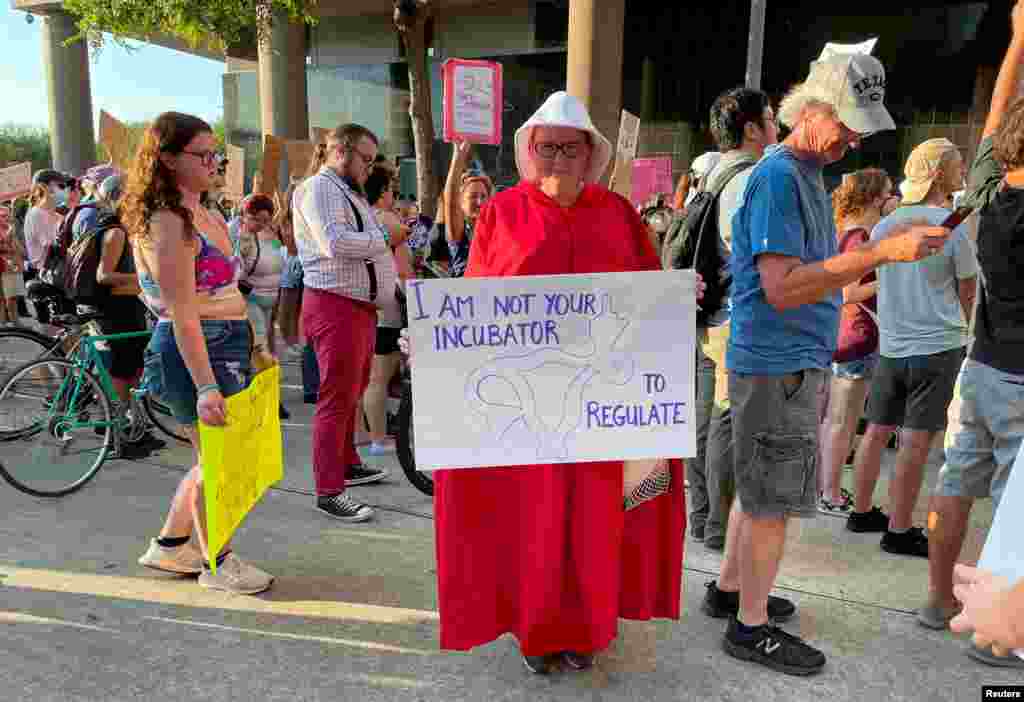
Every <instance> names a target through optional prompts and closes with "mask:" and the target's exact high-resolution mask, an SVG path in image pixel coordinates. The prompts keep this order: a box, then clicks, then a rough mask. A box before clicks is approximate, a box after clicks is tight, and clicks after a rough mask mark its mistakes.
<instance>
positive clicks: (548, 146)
mask: <svg viewBox="0 0 1024 702" xmlns="http://www.w3.org/2000/svg"><path fill="white" fill-rule="evenodd" d="M583 147H584V144H583V142H580V141H568V142H566V143H564V144H556V143H555V142H553V141H538V142H537V143H536V144H534V145H533V150H534V151H535V152H536V154H537V155H538V156H540V157H541V158H542V159H544V160H545V161H554V160H555V158H556V157H557V156H558V154H559V153H561V154H563V155H564V156H565V157H566V158H567V159H569V160H572V159H574V158H578V157H579V155H580V154H581V153H582V151H583Z"/></svg>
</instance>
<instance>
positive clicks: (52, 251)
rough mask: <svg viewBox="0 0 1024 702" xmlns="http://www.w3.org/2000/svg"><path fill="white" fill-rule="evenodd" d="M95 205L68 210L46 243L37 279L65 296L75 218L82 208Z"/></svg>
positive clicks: (85, 205) (89, 204)
mask: <svg viewBox="0 0 1024 702" xmlns="http://www.w3.org/2000/svg"><path fill="white" fill-rule="evenodd" d="M95 207H96V204H95V203H91V202H90V203H86V204H84V205H79V206H78V207H76V208H75V209H73V210H71V211H70V212H68V213H67V214H66V215H65V216H64V219H62V220H61V223H60V226H59V227H58V228H57V235H56V236H55V237H54V238H53V241H51V242H50V243H49V244H47V245H46V254H45V255H44V256H43V265H42V267H41V268H40V269H39V279H40V280H42V281H43V282H44V283H46V284H47V285H49V286H50V287H52V288H55V289H57V290H59V291H60V292H61V293H63V294H64V295H65V296H66V295H67V294H68V291H67V281H66V278H67V261H68V248H70V246H71V240H72V238H73V231H74V224H75V219H76V218H77V217H78V213H79V212H81V211H82V210H85V209H88V208H95Z"/></svg>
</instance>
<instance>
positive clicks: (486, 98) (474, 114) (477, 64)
mask: <svg viewBox="0 0 1024 702" xmlns="http://www.w3.org/2000/svg"><path fill="white" fill-rule="evenodd" d="M441 75H442V81H443V85H444V109H443V113H444V140H445V141H447V142H449V143H451V142H456V141H467V142H471V143H474V144H500V143H501V115H502V107H503V106H504V105H505V98H504V95H503V88H502V73H501V64H500V63H494V62H492V61H468V60H465V59H448V60H447V61H445V62H444V64H442V66H441Z"/></svg>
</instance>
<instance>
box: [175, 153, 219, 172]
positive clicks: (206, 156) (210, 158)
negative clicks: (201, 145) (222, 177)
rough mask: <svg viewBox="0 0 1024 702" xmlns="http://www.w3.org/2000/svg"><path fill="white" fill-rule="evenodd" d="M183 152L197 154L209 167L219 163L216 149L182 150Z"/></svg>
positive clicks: (190, 154) (200, 160) (191, 154)
mask: <svg viewBox="0 0 1024 702" xmlns="http://www.w3.org/2000/svg"><path fill="white" fill-rule="evenodd" d="M181 153H183V154H188V155H189V156H195V157H196V158H198V159H199V162H200V163H202V164H203V165H204V166H206V167H207V168H209V167H210V166H212V165H214V164H216V163H217V155H218V154H217V152H216V151H182V152H181Z"/></svg>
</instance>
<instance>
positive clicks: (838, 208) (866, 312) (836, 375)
mask: <svg viewBox="0 0 1024 702" xmlns="http://www.w3.org/2000/svg"><path fill="white" fill-rule="evenodd" d="M898 204H899V198H898V197H896V196H895V195H893V187H892V181H891V180H890V179H889V176H888V175H886V173H885V171H883V170H880V169H878V168H867V169H864V170H861V171H857V172H855V173H849V174H847V175H846V176H845V177H844V178H843V182H842V184H841V185H840V186H839V187H838V188H837V189H836V190H835V192H833V193H832V210H833V213H834V216H835V220H836V231H837V232H838V233H839V253H840V254H843V253H846V252H847V251H852V250H853V249H856V248H858V247H860V246H863V245H864V244H866V243H868V242H869V241H870V240H871V230H872V229H873V228H874V226H875V225H876V224H878V222H879V221H880V220H881V219H882V218H883V217H885V216H886V215H888V214H889V213H890V212H892V211H893V210H894V209H895V208H896V205H898ZM877 292H878V281H877V279H876V277H875V274H874V273H868V274H867V275H866V276H864V277H863V278H861V279H860V280H859V281H857V282H855V283H851V284H850V285H847V286H846V287H845V288H843V307H842V311H841V312H840V317H839V340H838V345H837V348H836V353H835V356H834V357H833V359H832V380H831V382H830V385H829V391H828V403H827V409H826V411H825V414H824V417H823V419H822V423H821V442H820V443H821V456H822V468H823V469H822V470H821V471H819V473H818V475H819V476H820V480H821V485H820V486H819V487H820V492H821V497H820V499H819V502H818V510H819V511H820V512H822V513H823V514H830V515H834V516H842V517H845V516H847V515H848V514H849V512H850V509H851V508H852V506H853V495H852V494H850V492H849V491H847V490H844V489H843V488H842V480H841V478H840V476H841V473H842V469H843V464H844V463H845V461H846V457H847V456H848V455H849V453H850V447H851V445H852V443H853V435H854V432H855V431H856V429H857V422H858V421H859V420H860V417H861V415H862V414H863V413H864V401H865V400H866V398H867V393H868V384H869V381H870V379H871V375H872V373H873V372H874V368H875V365H876V364H877V362H878V324H877V323H876V321H875V320H876V317H875V315H876V309H877V308H876V306H875V304H876V301H875V295H876V293H877Z"/></svg>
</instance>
